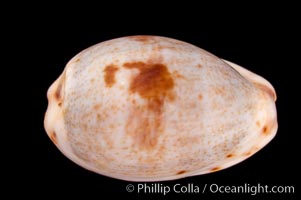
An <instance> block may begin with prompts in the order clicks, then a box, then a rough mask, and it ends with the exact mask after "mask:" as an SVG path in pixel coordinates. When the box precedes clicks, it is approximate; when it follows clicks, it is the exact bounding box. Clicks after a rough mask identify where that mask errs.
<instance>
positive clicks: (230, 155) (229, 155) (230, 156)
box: [226, 153, 234, 158]
mask: <svg viewBox="0 0 301 200" xmlns="http://www.w3.org/2000/svg"><path fill="white" fill-rule="evenodd" d="M233 156H234V155H233V154H231V153H230V154H228V155H227V156H226V157H227V158H232V157H233Z"/></svg>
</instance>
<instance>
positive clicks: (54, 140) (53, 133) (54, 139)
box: [49, 131, 57, 144]
mask: <svg viewBox="0 0 301 200" xmlns="http://www.w3.org/2000/svg"><path fill="white" fill-rule="evenodd" d="M49 137H50V139H51V141H52V142H53V143H54V144H57V137H56V133H55V132H54V131H53V132H52V133H51V134H50V135H49Z"/></svg>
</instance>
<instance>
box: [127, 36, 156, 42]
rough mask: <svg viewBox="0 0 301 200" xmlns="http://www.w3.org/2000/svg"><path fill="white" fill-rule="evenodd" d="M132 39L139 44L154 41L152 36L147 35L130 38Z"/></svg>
mask: <svg viewBox="0 0 301 200" xmlns="http://www.w3.org/2000/svg"><path fill="white" fill-rule="evenodd" d="M129 38H130V39H133V40H135V41H137V42H144V43H145V42H148V41H149V40H151V39H152V37H151V36H147V35H136V36H129Z"/></svg>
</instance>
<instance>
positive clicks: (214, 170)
mask: <svg viewBox="0 0 301 200" xmlns="http://www.w3.org/2000/svg"><path fill="white" fill-rule="evenodd" d="M221 169H222V168H221V167H213V168H212V169H211V172H216V171H218V170H221Z"/></svg>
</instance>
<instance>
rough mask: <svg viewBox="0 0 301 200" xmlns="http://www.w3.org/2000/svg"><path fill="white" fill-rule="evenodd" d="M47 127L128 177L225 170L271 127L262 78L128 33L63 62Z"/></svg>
mask: <svg viewBox="0 0 301 200" xmlns="http://www.w3.org/2000/svg"><path fill="white" fill-rule="evenodd" d="M47 97H48V101H49V104H48V108H47V112H46V115H45V129H46V132H47V134H48V135H49V137H50V139H51V140H52V141H53V143H54V144H55V145H56V146H57V147H58V148H59V149H60V150H61V151H62V152H63V153H64V155H66V156H67V157H68V158H70V159H71V160H72V161H74V162H75V163H77V164H78V165H80V166H82V167H84V168H86V169H88V170H91V171H94V172H96V173H99V174H102V175H106V176H110V177H114V178H118V179H123V180H130V181H162V180H173V179H178V178H183V177H186V176H193V175H198V174H205V173H210V172H214V171H218V170H221V169H224V168H226V167H229V166H232V165H234V164H236V163H239V162H241V161H243V160H244V159H246V158H248V157H250V156H251V155H253V154H254V153H255V152H257V151H258V150H260V149H261V148H263V147H264V146H265V145H266V144H267V143H268V142H269V141H270V140H271V139H272V138H273V137H274V136H275V134H276V130H277V117H276V108H275V100H276V94H275V91H274V89H273V87H272V86H271V84H270V83H268V82H267V81H266V80H265V79H263V78H261V77H259V76H258V75H256V74H254V73H252V72H249V71H247V70H246V69H243V68H242V67H239V66H238V65H236V64H233V63H231V62H228V61H223V60H222V59H219V58H217V57H216V56H214V55H212V54H210V53H208V52H206V51H204V50H202V49H200V48H198V47H195V46H193V45H191V44H188V43H185V42H181V41H178V40H174V39H170V38H165V37H159V36H131V37H124V38H118V39H114V40H110V41H106V42H102V43H99V44H97V45H94V46H92V47H90V48H88V49H86V50H84V51H82V52H80V53H79V54H78V55H76V56H75V57H74V58H73V59H71V60H70V61H69V63H68V64H67V66H66V68H65V70H64V72H63V73H62V75H61V76H60V77H59V78H58V79H57V80H56V81H55V82H54V83H53V84H52V86H51V87H50V88H49V90H48V94H47Z"/></svg>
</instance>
